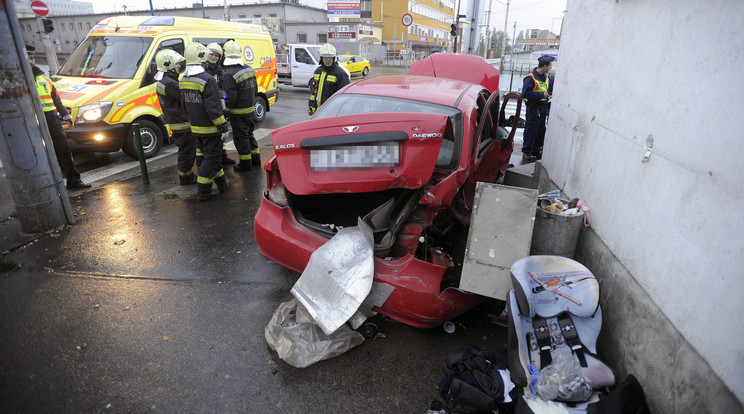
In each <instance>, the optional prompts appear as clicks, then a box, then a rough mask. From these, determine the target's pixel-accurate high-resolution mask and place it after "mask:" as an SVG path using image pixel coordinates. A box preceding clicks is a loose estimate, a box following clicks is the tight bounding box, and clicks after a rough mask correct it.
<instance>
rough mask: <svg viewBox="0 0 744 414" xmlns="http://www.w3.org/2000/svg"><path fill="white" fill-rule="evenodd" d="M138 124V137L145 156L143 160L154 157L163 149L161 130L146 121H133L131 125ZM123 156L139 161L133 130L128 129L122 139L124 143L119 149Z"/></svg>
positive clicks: (156, 125) (154, 124)
mask: <svg viewBox="0 0 744 414" xmlns="http://www.w3.org/2000/svg"><path fill="white" fill-rule="evenodd" d="M135 123H136V124H139V129H140V137H141V138H142V150H143V152H144V154H145V158H151V157H154V156H155V155H156V154H157V153H158V152H160V148H162V147H163V130H162V129H161V128H160V126H159V125H158V124H156V123H154V122H152V121H148V120H146V119H138V120H135V121H134V122H133V123H132V124H135ZM121 149H122V150H123V151H124V153H125V154H127V155H129V156H130V157H132V158H134V159H139V156H138V155H137V144H136V143H135V139H134V129H133V128H132V127H130V128H129V133H128V134H127V136H126V137H125V138H124V143H123V145H122V148H121Z"/></svg>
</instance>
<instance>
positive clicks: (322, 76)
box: [310, 62, 350, 108]
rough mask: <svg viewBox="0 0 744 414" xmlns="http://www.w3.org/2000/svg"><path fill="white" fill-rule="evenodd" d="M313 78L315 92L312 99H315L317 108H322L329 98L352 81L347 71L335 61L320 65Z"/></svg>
mask: <svg viewBox="0 0 744 414" xmlns="http://www.w3.org/2000/svg"><path fill="white" fill-rule="evenodd" d="M313 79H314V80H315V93H314V94H313V96H311V97H310V100H311V101H315V104H316V107H317V108H320V106H321V105H323V104H324V103H325V101H327V100H328V98H330V97H331V96H333V94H334V93H336V92H337V91H338V90H339V89H341V88H343V87H344V86H346V85H348V84H349V82H350V80H349V77H348V76H347V75H346V72H345V71H344V70H343V69H341V67H340V66H338V63H336V62H333V65H331V66H325V65H320V66H318V68H317V69H315V73H314V74H313Z"/></svg>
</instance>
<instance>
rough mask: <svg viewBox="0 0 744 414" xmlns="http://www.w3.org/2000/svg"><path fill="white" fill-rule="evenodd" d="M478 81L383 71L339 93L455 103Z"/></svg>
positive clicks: (478, 86) (443, 103)
mask: <svg viewBox="0 0 744 414" xmlns="http://www.w3.org/2000/svg"><path fill="white" fill-rule="evenodd" d="M472 87H475V88H476V90H480V89H481V86H480V85H475V84H472V83H470V82H463V81H459V80H454V79H446V78H435V77H433V76H413V75H383V76H374V77H371V78H367V79H364V80H361V81H359V82H356V83H353V84H351V85H349V86H348V87H347V88H345V89H344V90H343V92H342V93H356V94H365V95H381V96H391V97H395V98H402V99H411V100H416V101H425V102H432V103H437V104H441V105H448V106H457V103H458V101H459V100H460V96H461V95H462V94H463V93H465V92H466V91H467V90H468V89H470V88H472Z"/></svg>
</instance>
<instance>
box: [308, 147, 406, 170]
mask: <svg viewBox="0 0 744 414" xmlns="http://www.w3.org/2000/svg"><path fill="white" fill-rule="evenodd" d="M399 162H400V152H399V148H398V144H397V143H385V144H379V145H338V146H333V147H325V148H323V149H316V150H311V151H310V170H312V171H329V170H342V169H348V168H368V167H393V166H396V165H398V164H399Z"/></svg>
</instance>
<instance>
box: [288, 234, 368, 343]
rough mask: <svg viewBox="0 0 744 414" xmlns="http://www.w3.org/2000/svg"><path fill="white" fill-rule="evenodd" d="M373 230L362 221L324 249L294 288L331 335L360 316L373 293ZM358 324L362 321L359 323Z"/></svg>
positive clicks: (299, 297) (313, 259)
mask: <svg viewBox="0 0 744 414" xmlns="http://www.w3.org/2000/svg"><path fill="white" fill-rule="evenodd" d="M373 243H374V242H373V239H372V229H371V228H370V227H369V226H368V225H367V224H365V223H364V222H363V221H362V220H361V219H360V220H358V225H357V226H356V227H346V228H344V229H341V230H339V232H338V233H336V235H335V236H333V237H332V238H331V239H330V240H329V241H328V242H326V243H325V244H324V245H322V246H320V248H318V249H317V250H316V251H315V252H313V254H312V256H310V261H309V262H308V264H307V266H306V267H305V271H304V272H302V276H300V278H299V279H298V280H297V282H296V283H295V285H294V286H293V287H292V291H291V292H292V295H294V297H295V298H296V299H297V301H298V302H299V303H300V304H302V305H303V306H304V307H305V308H306V309H307V310H308V312H309V313H310V315H311V316H312V318H313V320H315V322H316V323H317V324H318V326H320V328H321V329H322V330H323V332H324V333H325V334H326V335H330V334H331V333H333V332H335V331H336V330H337V329H339V328H340V327H341V326H342V325H344V324H345V323H346V321H348V320H349V319H350V318H352V316H354V315H355V314H356V313H357V310H358V309H359V307H360V305H361V304H362V302H364V300H365V298H367V296H368V295H369V293H370V290H371V289H372V280H373V278H374V251H373ZM356 322H358V320H357V321H356Z"/></svg>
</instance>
